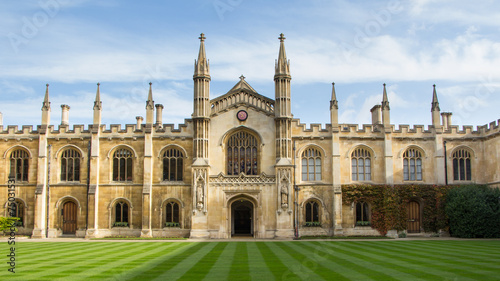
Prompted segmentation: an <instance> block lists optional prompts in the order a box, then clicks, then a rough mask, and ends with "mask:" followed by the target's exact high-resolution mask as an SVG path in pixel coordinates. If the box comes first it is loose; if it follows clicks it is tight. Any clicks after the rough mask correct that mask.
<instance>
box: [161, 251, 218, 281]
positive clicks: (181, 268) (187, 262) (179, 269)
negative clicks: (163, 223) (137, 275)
mask: <svg viewBox="0 0 500 281" xmlns="http://www.w3.org/2000/svg"><path fill="white" fill-rule="evenodd" d="M217 244H219V242H211V243H207V245H205V246H204V247H203V248H201V249H200V250H199V251H197V252H196V254H195V255H193V257H191V258H186V259H183V260H182V261H181V262H179V263H177V264H176V265H175V266H174V267H172V268H171V269H170V270H168V271H164V272H163V273H162V274H161V275H159V276H157V277H156V278H155V279H152V280H177V279H179V278H180V277H181V276H182V275H184V274H186V272H188V271H189V270H190V269H191V268H192V267H193V266H194V265H196V263H198V262H199V261H200V260H201V259H203V258H204V257H205V256H207V255H208V254H209V253H210V252H211V251H212V250H213V249H214V247H215V246H217ZM202 269H203V268H202Z"/></svg>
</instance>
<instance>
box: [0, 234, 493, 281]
mask: <svg viewBox="0 0 500 281" xmlns="http://www.w3.org/2000/svg"><path fill="white" fill-rule="evenodd" d="M2 243H3V246H0V247H1V249H2V254H1V255H0V257H1V258H0V263H1V264H2V265H1V270H0V280H70V281H76V280H99V279H101V280H153V279H154V280H176V279H181V280H259V281H267V280H343V279H345V280H349V279H350V280H500V240H494V241H486V240H444V241H442V240H420V241H417V240H414V241H401V240H397V241H387V240H376V241H286V242H279V241H278V242H18V243H16V245H15V247H16V251H15V253H16V273H15V274H13V273H10V272H8V271H7V269H8V268H9V266H8V265H7V263H6V262H7V260H8V258H7V257H6V254H8V253H9V250H8V247H10V246H9V245H7V242H6V241H5V242H4V241H2ZM70 277H71V278H70Z"/></svg>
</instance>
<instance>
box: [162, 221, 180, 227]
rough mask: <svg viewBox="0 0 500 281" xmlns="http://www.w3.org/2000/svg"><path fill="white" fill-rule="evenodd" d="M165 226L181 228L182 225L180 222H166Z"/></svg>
mask: <svg viewBox="0 0 500 281" xmlns="http://www.w3.org/2000/svg"><path fill="white" fill-rule="evenodd" d="M165 226H166V227H180V224H179V223H178V222H166V223H165Z"/></svg>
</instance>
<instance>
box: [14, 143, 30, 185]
mask: <svg viewBox="0 0 500 281" xmlns="http://www.w3.org/2000/svg"><path fill="white" fill-rule="evenodd" d="M28 170H29V155H28V152H26V150H24V149H17V150H14V151H12V153H11V154H10V177H13V178H15V180H16V181H28Z"/></svg>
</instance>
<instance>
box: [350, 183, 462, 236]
mask: <svg viewBox="0 0 500 281" xmlns="http://www.w3.org/2000/svg"><path fill="white" fill-rule="evenodd" d="M451 188H452V187H451V186H437V185H417V184H415V185H395V186H390V185H345V186H342V202H343V204H351V203H352V202H358V201H365V202H367V203H370V206H371V216H372V217H371V226H372V227H373V228H375V229H377V230H378V231H379V232H380V233H381V234H382V235H385V234H386V233H387V231H388V230H390V229H396V230H398V231H402V230H405V229H406V228H407V216H408V213H407V206H408V203H409V202H410V201H411V200H412V199H416V200H418V201H419V202H420V203H421V204H422V205H421V206H422V207H423V216H422V227H423V229H424V231H426V232H437V231H439V230H440V229H444V228H446V227H447V217H446V214H445V212H444V203H445V198H446V194H447V192H448V190H450V189H451Z"/></svg>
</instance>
